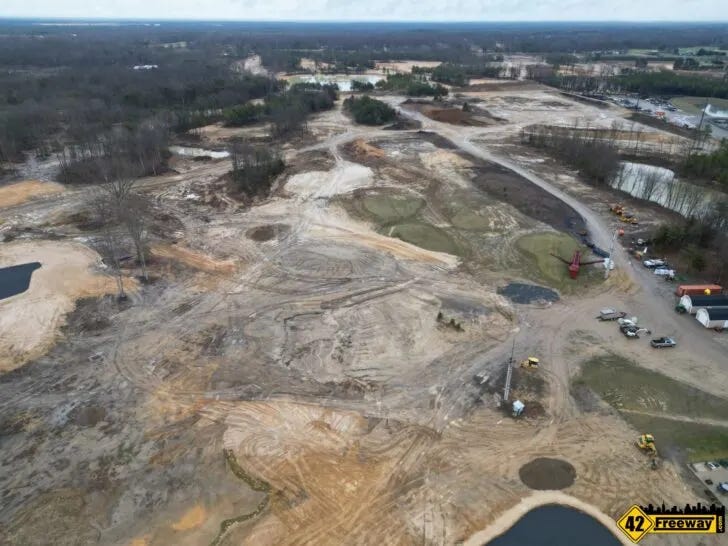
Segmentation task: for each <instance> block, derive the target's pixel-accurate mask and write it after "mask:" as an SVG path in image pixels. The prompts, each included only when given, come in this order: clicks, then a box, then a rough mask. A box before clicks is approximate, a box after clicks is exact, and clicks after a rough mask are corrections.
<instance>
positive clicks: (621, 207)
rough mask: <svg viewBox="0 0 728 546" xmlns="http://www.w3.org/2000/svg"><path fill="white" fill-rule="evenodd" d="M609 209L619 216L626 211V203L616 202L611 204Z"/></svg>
mask: <svg viewBox="0 0 728 546" xmlns="http://www.w3.org/2000/svg"><path fill="white" fill-rule="evenodd" d="M609 210H611V211H612V212H613V213H614V214H616V215H617V216H621V215H622V214H623V213H624V205H620V204H619V203H615V204H612V205H610V206H609Z"/></svg>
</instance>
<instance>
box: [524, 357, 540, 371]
mask: <svg viewBox="0 0 728 546" xmlns="http://www.w3.org/2000/svg"><path fill="white" fill-rule="evenodd" d="M538 365H539V361H538V358H536V357H535V356H529V357H528V358H527V359H526V360H523V361H522V362H521V368H528V369H536V370H538Z"/></svg>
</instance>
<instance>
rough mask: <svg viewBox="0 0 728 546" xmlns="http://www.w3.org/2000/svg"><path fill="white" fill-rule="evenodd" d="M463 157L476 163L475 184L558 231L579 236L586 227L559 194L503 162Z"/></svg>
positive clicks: (582, 220)
mask: <svg viewBox="0 0 728 546" xmlns="http://www.w3.org/2000/svg"><path fill="white" fill-rule="evenodd" d="M463 157H465V158H466V159H468V161H470V162H472V163H473V165H474V166H473V168H472V181H473V184H474V185H475V187H477V188H479V189H481V190H482V191H485V192H486V193H488V194H490V195H491V196H493V197H495V198H496V199H500V200H501V201H505V202H506V203H508V204H510V205H512V206H514V207H515V208H516V209H518V210H519V211H520V212H522V213H523V214H525V215H526V216H530V217H531V218H534V219H535V220H538V221H539V222H543V223H544V224H548V225H549V226H551V227H553V228H554V229H556V230H558V231H563V232H567V233H573V234H575V235H576V234H579V232H581V231H583V230H584V229H585V227H586V223H585V221H584V218H582V217H581V215H580V214H579V213H578V212H576V210H574V209H573V208H572V207H570V206H569V205H567V204H566V203H564V202H563V201H562V200H561V199H559V198H558V197H556V196H554V195H552V194H550V193H549V192H547V191H546V190H544V189H542V188H540V187H539V186H536V185H535V184H532V183H531V182H530V181H529V180H526V179H525V178H524V177H522V176H520V175H518V174H516V173H514V172H513V171H511V170H510V169H507V168H505V167H502V166H501V165H497V164H495V163H489V162H487V161H483V160H481V159H478V158H476V157H473V156H470V155H468V154H463Z"/></svg>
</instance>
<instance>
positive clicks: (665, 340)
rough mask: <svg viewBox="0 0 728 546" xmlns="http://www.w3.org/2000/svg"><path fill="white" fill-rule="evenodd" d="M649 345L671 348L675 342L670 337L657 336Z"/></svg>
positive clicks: (657, 347)
mask: <svg viewBox="0 0 728 546" xmlns="http://www.w3.org/2000/svg"><path fill="white" fill-rule="evenodd" d="M650 345H652V346H653V347H654V348H655V349H665V348H672V347H674V346H675V345H677V343H676V342H675V340H674V339H672V338H671V337H658V338H655V339H653V340H652V341H650Z"/></svg>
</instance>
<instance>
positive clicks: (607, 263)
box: [604, 228, 624, 280]
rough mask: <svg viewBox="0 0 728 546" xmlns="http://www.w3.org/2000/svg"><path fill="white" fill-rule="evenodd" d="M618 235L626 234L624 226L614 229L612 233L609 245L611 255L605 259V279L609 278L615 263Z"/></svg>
mask: <svg viewBox="0 0 728 546" xmlns="http://www.w3.org/2000/svg"><path fill="white" fill-rule="evenodd" d="M617 235H624V231H623V230H622V228H617V229H615V230H614V233H612V242H611V244H610V246H609V257H608V258H607V259H606V260H605V263H604V279H605V280H606V279H608V278H609V270H610V269H611V266H613V265H614V246H615V243H616V241H617Z"/></svg>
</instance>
